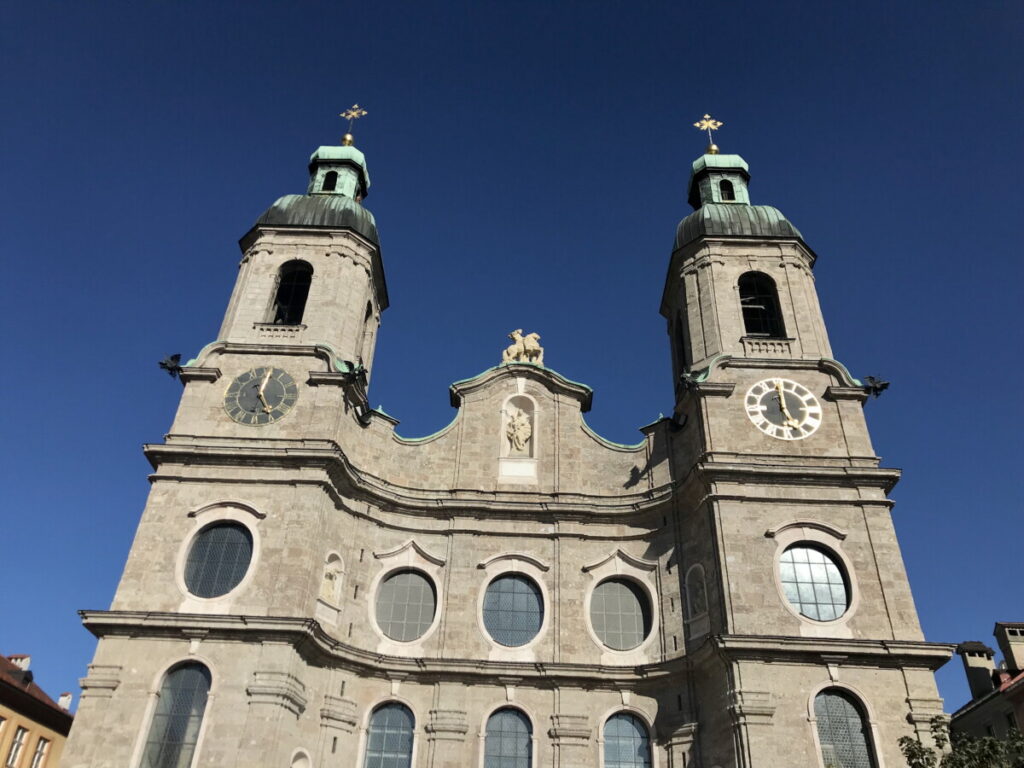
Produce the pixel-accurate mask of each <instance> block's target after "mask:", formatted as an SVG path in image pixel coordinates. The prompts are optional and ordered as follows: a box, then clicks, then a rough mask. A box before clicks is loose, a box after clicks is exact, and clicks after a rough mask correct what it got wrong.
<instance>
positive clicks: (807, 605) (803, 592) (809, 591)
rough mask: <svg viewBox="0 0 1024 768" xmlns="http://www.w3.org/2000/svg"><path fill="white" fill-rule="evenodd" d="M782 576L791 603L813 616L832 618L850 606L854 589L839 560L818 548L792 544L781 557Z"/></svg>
mask: <svg viewBox="0 0 1024 768" xmlns="http://www.w3.org/2000/svg"><path fill="white" fill-rule="evenodd" d="M779 576H780V580H781V581H782V590H783V592H785V594H786V599H787V600H788V601H789V604H790V605H792V606H793V607H794V608H795V609H796V610H798V611H799V612H800V613H801V614H802V615H803V616H806V617H807V618H809V619H814V620H815V621H832V620H834V619H838V618H839V617H840V616H842V615H843V614H844V613H846V609H847V608H849V607H850V590H849V587H848V586H847V583H846V576H845V574H844V573H843V570H842V568H841V567H840V565H839V562H838V561H837V560H836V559H835V558H834V557H833V556H831V555H830V554H828V553H827V552H825V551H823V550H821V549H818V548H817V547H813V546H809V545H807V544H794V545H793V546H792V547H789V548H788V549H787V550H786V551H785V552H783V553H782V557H781V558H780V559H779Z"/></svg>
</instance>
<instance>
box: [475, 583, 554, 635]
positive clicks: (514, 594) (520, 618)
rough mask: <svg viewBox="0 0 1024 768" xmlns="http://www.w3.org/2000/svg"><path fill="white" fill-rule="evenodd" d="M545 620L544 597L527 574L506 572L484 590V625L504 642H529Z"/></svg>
mask: <svg viewBox="0 0 1024 768" xmlns="http://www.w3.org/2000/svg"><path fill="white" fill-rule="evenodd" d="M543 622H544V599H543V597H542V596H541V593H540V587H538V586H537V585H536V584H535V583H534V582H533V581H532V580H531V579H528V578H526V577H525V576H518V575H514V574H506V575H505V576H499V577H498V578H496V579H495V580H494V581H492V582H491V583H490V584H488V585H487V591H486V592H485V593H484V626H485V627H487V631H488V633H490V635H491V637H493V638H494V640H495V641H496V642H499V643H501V644H502V645H508V646H518V645H526V644H527V643H528V642H530V641H531V640H533V638H534V637H536V636H537V633H538V632H540V626H541V624H542V623H543Z"/></svg>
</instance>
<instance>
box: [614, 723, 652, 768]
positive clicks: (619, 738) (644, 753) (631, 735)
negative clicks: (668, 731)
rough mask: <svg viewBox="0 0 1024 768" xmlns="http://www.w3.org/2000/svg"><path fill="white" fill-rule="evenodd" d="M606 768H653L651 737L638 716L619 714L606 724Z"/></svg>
mask: <svg viewBox="0 0 1024 768" xmlns="http://www.w3.org/2000/svg"><path fill="white" fill-rule="evenodd" d="M604 768H651V737H650V735H649V734H648V733H647V726H646V725H644V723H643V721H642V720H641V719H640V718H639V717H637V716H636V715H631V714H629V713H628V712H619V713H618V714H617V715H612V716H611V717H609V718H608V720H607V722H605V724H604Z"/></svg>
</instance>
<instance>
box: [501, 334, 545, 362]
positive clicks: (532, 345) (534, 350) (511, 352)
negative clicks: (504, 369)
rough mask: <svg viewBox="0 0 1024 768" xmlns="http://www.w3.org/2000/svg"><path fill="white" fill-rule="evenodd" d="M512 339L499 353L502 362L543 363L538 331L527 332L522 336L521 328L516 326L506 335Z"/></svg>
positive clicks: (542, 350)
mask: <svg viewBox="0 0 1024 768" xmlns="http://www.w3.org/2000/svg"><path fill="white" fill-rule="evenodd" d="M508 337H509V338H510V339H511V340H512V343H511V344H509V345H508V346H507V347H506V348H505V351H504V352H502V353H501V362H502V363H534V364H536V365H544V348H543V347H542V346H541V345H540V344H539V343H538V342H540V334H539V333H528V334H526V335H525V336H523V329H522V328H517V329H516V330H514V331H512V333H510V334H509V335H508Z"/></svg>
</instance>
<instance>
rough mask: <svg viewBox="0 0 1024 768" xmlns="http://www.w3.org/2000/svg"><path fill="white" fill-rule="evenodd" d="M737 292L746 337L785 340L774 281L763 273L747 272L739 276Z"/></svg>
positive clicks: (784, 329)
mask: <svg viewBox="0 0 1024 768" xmlns="http://www.w3.org/2000/svg"><path fill="white" fill-rule="evenodd" d="M739 290H740V306H741V307H742V309H743V327H744V332H745V333H746V335H747V336H763V337H767V338H772V339H782V338H785V336H786V328H785V326H784V325H783V323H782V310H781V309H780V308H779V295H778V291H777V290H776V288H775V281H774V280H772V279H771V278H770V277H768V275H766V274H764V273H763V272H747V273H746V274H743V275H741V276H740V279H739Z"/></svg>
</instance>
